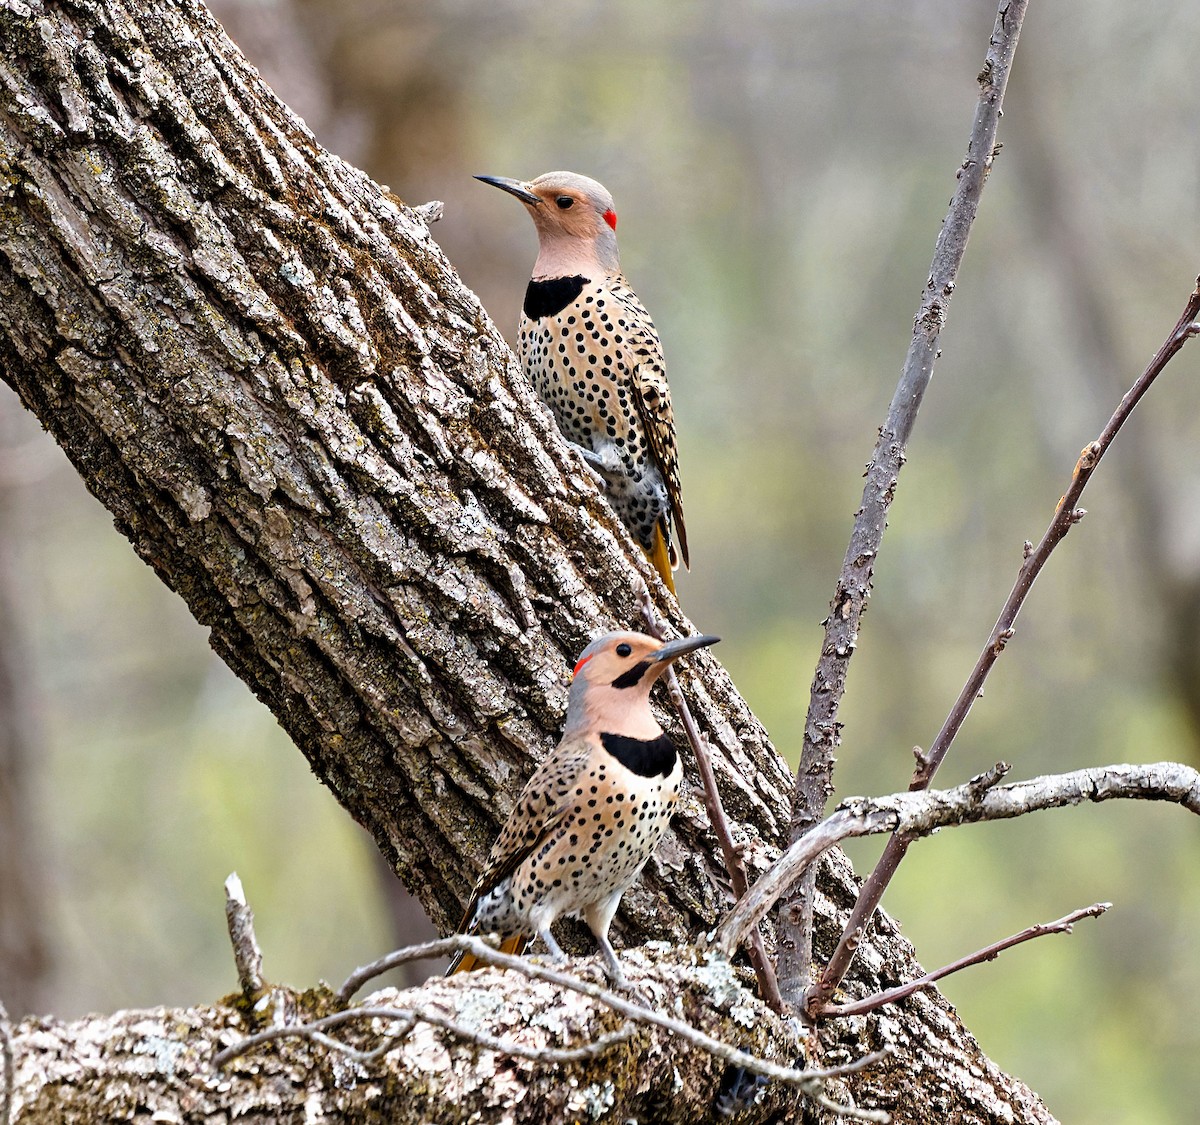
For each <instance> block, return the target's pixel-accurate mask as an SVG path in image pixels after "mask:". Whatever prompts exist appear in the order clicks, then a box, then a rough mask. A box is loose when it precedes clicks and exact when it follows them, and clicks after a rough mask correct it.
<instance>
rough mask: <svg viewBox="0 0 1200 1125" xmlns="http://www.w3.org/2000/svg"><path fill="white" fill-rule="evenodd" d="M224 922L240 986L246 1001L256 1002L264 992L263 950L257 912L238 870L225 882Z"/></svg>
mask: <svg viewBox="0 0 1200 1125" xmlns="http://www.w3.org/2000/svg"><path fill="white" fill-rule="evenodd" d="M225 921H226V922H227V923H228V925H229V940H230V941H231V942H232V943H233V963H234V964H235V965H236V966H237V974H238V984H239V985H241V989H242V994H243V995H244V996H245V997H246V999H247V1000H250V1001H254V1000H255V999H256V998H257V997H258V995H259V994H260V993H261V992H262V989H263V975H262V950H261V949H260V948H259V945H258V938H257V937H255V936H254V912H253V911H252V910H251V909H250V905H249V903H247V902H246V891H245V889H244V888H243V887H242V881H241V879H239V878H238V873H237V872H236V871H233V872H231V873H230V875H229V878H228V879H226V880H225Z"/></svg>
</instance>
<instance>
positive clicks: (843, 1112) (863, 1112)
mask: <svg viewBox="0 0 1200 1125" xmlns="http://www.w3.org/2000/svg"><path fill="white" fill-rule="evenodd" d="M811 1097H812V1100H813V1101H814V1102H816V1103H817V1105H819V1106H820V1107H821V1108H822V1109H827V1110H829V1111H830V1112H831V1113H836V1114H837V1115H838V1116H839V1117H850V1118H853V1119H854V1120H855V1121H877V1122H880V1125H888V1122H889V1121H891V1119H892V1118H891V1114H889V1113H888V1111H887V1110H886V1109H859V1108H858V1107H857V1106H850V1105H843V1104H842V1103H841V1102H835V1101H833V1100H832V1099H831V1098H828V1097H826V1096H825V1095H824V1094H822V1093H821V1092H820V1091H819V1090H818V1091H817V1092H816V1093H814V1094H812V1095H811Z"/></svg>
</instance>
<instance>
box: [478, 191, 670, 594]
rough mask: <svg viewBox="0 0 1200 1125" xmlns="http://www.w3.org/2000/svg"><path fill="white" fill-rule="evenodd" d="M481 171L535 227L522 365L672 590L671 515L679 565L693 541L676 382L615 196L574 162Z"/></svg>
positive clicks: (521, 338)
mask: <svg viewBox="0 0 1200 1125" xmlns="http://www.w3.org/2000/svg"><path fill="white" fill-rule="evenodd" d="M476 179H479V180H483V181H484V183H488V184H493V185H495V186H496V187H498V188H503V189H504V190H505V191H507V192H510V193H511V194H513V195H515V196H516V197H517V198H518V199H519V200H521V202H522V203H524V204H525V207H526V209H527V210H528V211H529V214H530V215H531V216H532V217H533V223H534V226H535V227H537V234H538V256H537V261H536V262H535V263H534V266H533V277H532V278H531V279H530V282H529V287H528V289H526V291H525V304H524V307H523V310H522V315H521V324H520V329H519V332H518V336H517V355H518V357H519V358H520V360H521V364H522V366H523V367H524V368H525V373H526V374H527V375H528V376H529V380H530V382H532V383H533V386H534V389H535V390H536V391H537V393H538V394H539V395H540V396H541V398H542V400H543V401H544V402H545V403H546V404H547V405H548V406H549V407H550V409H551V411H552V412H553V414H554V417H555V420H556V421H557V422H558V426H559V429H561V430H562V431H563V433H564V434H565V435H566V437H567V439H568V440H569V441H572V442H574V443H575V444H576V445H578V446H579V447H580V448H581V450H582V451H583V456H584V458H585V460H586V461H587V462H588V464H590V465H591V466H592V467H593V468H594V469H595V470H596V471H597V472H599V473H600V475H601V476H602V477H603V478H604V480H605V482H606V483H607V485H608V497H609V500H610V501H611V502H612V505H613V507H614V508H615V509H616V512H617V515H618V516H620V518H621V520H622V522H623V523H624V524H625V526H626V527H628V528H629V530H630V532H631V533H632V535H633V537H634V538H635V539H636V540H637V541H638V543H639V544H641V547H642V549H643V550H644V551H645V552H646V554H647V555H648V556H649V558H650V561H651V562H652V563H653V564H654V568H655V569H656V570H657V571H658V573H659V574H660V575H661V576H662V580H663V581H664V582H665V583H666V584H667V586H668V588H669V589H670V590H671V592H672V593H674V591H675V582H674V579H673V577H672V574H671V571H672V569H673V568H674V567H675V566H677V565H678V558H677V556H676V553H675V547H674V545H673V544H672V542H671V523H672V521H674V524H675V531H676V533H677V535H678V537H679V555H680V556H682V558H683V565H684V566H685V567H686V566H687V565H688V548H687V530H686V529H685V527H684V525H683V506H682V503H681V500H680V489H679V458H678V454H677V452H676V447H675V419H674V415H673V414H672V411H671V392H670V390H669V389H668V387H667V376H666V369H665V366H664V362H663V352H662V345H661V344H660V343H659V340H658V332H657V331H655V328H654V322H653V321H652V320H651V319H650V314H649V313H648V312H647V311H646V309H645V307H644V306H643V305H642V302H641V301H639V300H638V298H637V294H636V293H634V291H633V290H632V289H631V288H630V287H629V282H627V281H626V280H625V277H624V275H623V274H622V273H621V266H620V261H619V259H618V256H617V213H616V211H615V210H614V209H613V198H612V196H611V195H609V193H608V191H607V190H606V189H605V188H604V186H603V185H602V184H598V183H597V182H596V181H595V180H592V179H589V178H588V177H587V176H580V175H578V174H576V173H575V172H547V173H546V174H545V175H543V176H538V178H537V179H536V180H532V181H530V182H528V183H525V182H523V181H521V180H511V179H507V178H505V177H503V176H477V177H476Z"/></svg>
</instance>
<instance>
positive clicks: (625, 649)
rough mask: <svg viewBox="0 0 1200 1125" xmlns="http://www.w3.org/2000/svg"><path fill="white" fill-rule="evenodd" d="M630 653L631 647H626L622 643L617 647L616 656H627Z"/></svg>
mask: <svg viewBox="0 0 1200 1125" xmlns="http://www.w3.org/2000/svg"><path fill="white" fill-rule="evenodd" d="M631 652H633V646H632V645H627V644H626V643H625V642H624V641H622V642H621V643H620V644H619V645H617V655H618V656H628V655H629V654H630V653H631Z"/></svg>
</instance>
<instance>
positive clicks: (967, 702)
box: [804, 278, 1200, 1009]
mask: <svg viewBox="0 0 1200 1125" xmlns="http://www.w3.org/2000/svg"><path fill="white" fill-rule="evenodd" d="M1197 313H1200V278H1197V281H1196V285H1195V288H1194V289H1193V290H1192V294H1191V296H1190V297H1189V298H1188V300H1187V303H1186V305H1185V306H1184V310H1183V312H1182V314H1180V317H1179V320H1178V321H1177V322H1176V324H1175V327H1174V328H1173V329H1172V330H1171V331H1170V333H1169V334H1168V335H1167V338H1166V339H1165V340H1164V341H1163V344H1162V346H1161V347H1160V348H1159V349H1158V351H1157V353H1155V355H1154V358H1153V359H1151V361H1150V363H1149V364H1148V366H1147V367H1146V370H1145V371H1143V372H1142V374H1141V375H1140V376H1139V377H1138V378H1137V379H1136V380H1135V381H1134V383H1133V385H1132V386H1131V387H1130V388H1129V390H1128V391H1127V392H1126V393H1125V397H1124V398H1122V399H1121V402H1120V403H1119V404H1118V406H1117V409H1116V410H1115V411H1113V415H1112V417H1111V418H1110V419H1109V420H1108V424H1107V425H1106V426H1105V427H1104V430H1103V432H1102V433H1101V434H1100V436H1099V437H1098V438H1097V439H1096V440H1095V441H1093V442H1091V443H1090V444H1089V445H1087V446H1085V447H1084V449H1083V452H1082V453H1080V455H1079V459H1078V460H1077V461H1076V462H1075V470H1074V472H1073V473H1072V474H1071V483H1070V486H1069V487H1068V488H1067V490H1066V492H1065V493H1064V494H1063V496H1062V498H1061V499H1060V500H1059V502H1058V505H1057V507H1056V508H1055V510H1054V517H1053V518H1052V519H1051V521H1050V526H1049V527H1048V528H1047V529H1046V533H1045V534H1044V535H1043V536H1042V538H1041V541H1040V542H1039V543H1038V545H1037V546H1036V547H1035V548H1034V549H1033V551H1032V552H1030V551H1025V552H1024V561H1023V562H1022V564H1021V569H1020V570H1019V571H1018V573H1017V580H1016V582H1015V583H1014V584H1013V588H1012V590H1011V591H1010V592H1009V595H1008V598H1007V600H1006V601H1005V603H1004V608H1003V609H1002V610H1001V611H1000V617H999V619H998V620H997V621H996V624H995V626H994V627H993V629H992V632H991V635H990V636H989V637H988V640H987V643H986V644H985V645H984V646H983V651H982V652H981V653H980V654H979V659H978V660H977V661H976V662H975V667H974V668H973V669H972V670H971V674H970V675H969V676H968V677H967V682H966V683H965V684H964V685H963V688H962V691H960V692H959V694H958V698H957V699H956V700H955V701H954V705H953V707H951V708H950V713H949V714H948V715H947V716H946V721H945V722H944V723H943V724H942V729H941V730H940V731H938V735H937V737H936V738H935V739H934V740H933V745H932V746H930V748H929V752H928V753H927V754H923V755H921V757H920V758H918V760H917V768H916V770H915V771H914V773H913V778H912V781H911V782H910V783H909V787H910V788H911V789H914V790H918V789H924V788H926V787H927V786H928V785H929V784H930V782H931V781H932V780H933V775H934V774H935V773H936V772H937V769H938V767H939V766H940V765H941V764H942V761H943V760H944V759H945V757H946V754H947V752H948V751H949V749H950V746H951V744H952V743H953V741H954V739H955V736H956V735H957V734H958V732H959V730H960V728H961V727H962V724H963V722H964V721H965V720H966V717H967V715H968V713H969V712H970V710H971V707H972V705H973V704H974V703H975V700H976V699H978V698H979V696H980V695H981V694H982V691H983V685H984V682H985V681H986V680H987V677H988V674H989V673H990V672H991V670H992V667H993V665H994V664H995V663H996V661H997V660H998V659H999V658H1000V654H1001V653H1002V652H1003V651H1004V648H1005V646H1006V645H1007V643H1008V641H1009V639H1010V638H1011V637H1012V635H1013V626H1014V625H1015V623H1016V620H1017V614H1019V613H1020V612H1021V607H1022V606H1023V605H1024V604H1025V599H1026V598H1027V597H1028V596H1029V591H1030V590H1031V589H1032V588H1033V583H1034V581H1035V579H1036V578H1037V576H1038V575H1039V574H1040V573H1041V570H1042V567H1044V566H1045V565H1046V562H1047V560H1048V559H1049V558H1050V555H1051V553H1052V552H1053V551H1054V548H1055V547H1057V546H1058V544H1059V543H1061V542H1062V540H1063V539H1064V538H1065V536H1066V534H1067V532H1068V531H1070V530H1071V528H1072V527H1074V526H1075V524H1077V523H1078V522H1079V520H1080V519H1082V518H1083V516H1084V515H1085V512H1084V510H1083V509H1082V508H1079V507H1077V504H1078V502H1079V498H1080V496H1081V495H1082V494H1083V490H1084V488H1086V487H1087V483H1088V481H1089V480H1091V478H1092V474H1093V473H1094V472H1095V471H1096V467H1097V466H1098V465H1099V464H1100V459H1101V458H1102V457H1103V456H1104V454H1105V453H1106V452H1107V450H1108V448H1109V446H1111V445H1112V443H1113V440H1114V439H1115V438H1116V436H1117V434H1118V433H1119V432H1120V429H1121V427H1122V426H1123V425H1124V424H1125V421H1126V419H1127V418H1128V417H1129V415H1130V414H1131V413H1133V408H1134V407H1135V406H1136V405H1137V404H1138V402H1139V401H1140V400H1141V398H1142V396H1143V395H1144V394H1145V393H1146V392H1147V391H1148V390H1149V389H1150V387H1151V385H1152V384H1153V383H1154V380H1155V379H1157V378H1158V376H1159V375H1160V374H1161V373H1162V372H1163V370H1164V369H1165V368H1166V366H1167V364H1168V363H1170V361H1171V360H1172V359H1173V358H1174V356H1175V355H1176V353H1177V352H1178V351H1179V349H1180V348H1182V347H1183V345H1184V344H1185V343H1186V342H1187V341H1188V340H1189V339H1191V338H1192V337H1193V336H1194V335H1195V334H1196V325H1195V320H1196V316H1197ZM908 844H909V840H908V839H907V838H906V837H905V836H904V835H903V834H900V835H897V836H895V837H893V838H892V839H891V840H889V841H888V843H887V846H886V847H885V848H884V850H883V854H882V855H881V856H880V857H879V860H878V862H877V863H876V865H875V868H874V870H872V872H871V874H870V875H869V876H868V878H867V880H866V882H865V883H864V884H863V887H862V890H861V891H860V892H859V895H858V899H857V901H856V902H855V904H854V908H853V910H851V912H850V917H849V919H848V920H847V922H846V927H845V929H844V931H843V933H842V938H841V940H840V941H839V942H838V946H837V948H836V949H835V950H834V952H833V956H832V957H831V958H830V960H829V964H828V965H827V966H826V967H825V971H824V973H822V974H821V979H820V980H819V981H818V982H817V983H816V984H815V985H813V986H812V987H810V988H809V989H808V992H807V994H806V996H805V1003H804V1006H805V1008H813V1009H818V1008H822V1007H824V1006H825V1005H826V1004H828V1003H829V998H830V997H831V996H832V995H833V992H834V990H835V989H836V988H837V987H838V985H839V984H841V982H842V980H843V978H844V977H845V975H846V973H847V972H848V971H849V968H850V963H851V961H852V960H853V958H854V945H855V943H856V942H857V940H858V935H861V934H863V933H865V932H866V927H867V923H868V922H869V921H870V920H871V916H872V915H873V914H874V913H875V910H876V908H877V907H878V905H879V902H880V899H882V898H883V892H884V891H885V890H886V889H887V886H888V884H889V883H890V882H891V880H892V876H893V875H894V874H895V872H896V868H897V867H899V865H900V862H901V860H903V858H904V854H905V852H906V851H907V850H908Z"/></svg>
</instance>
